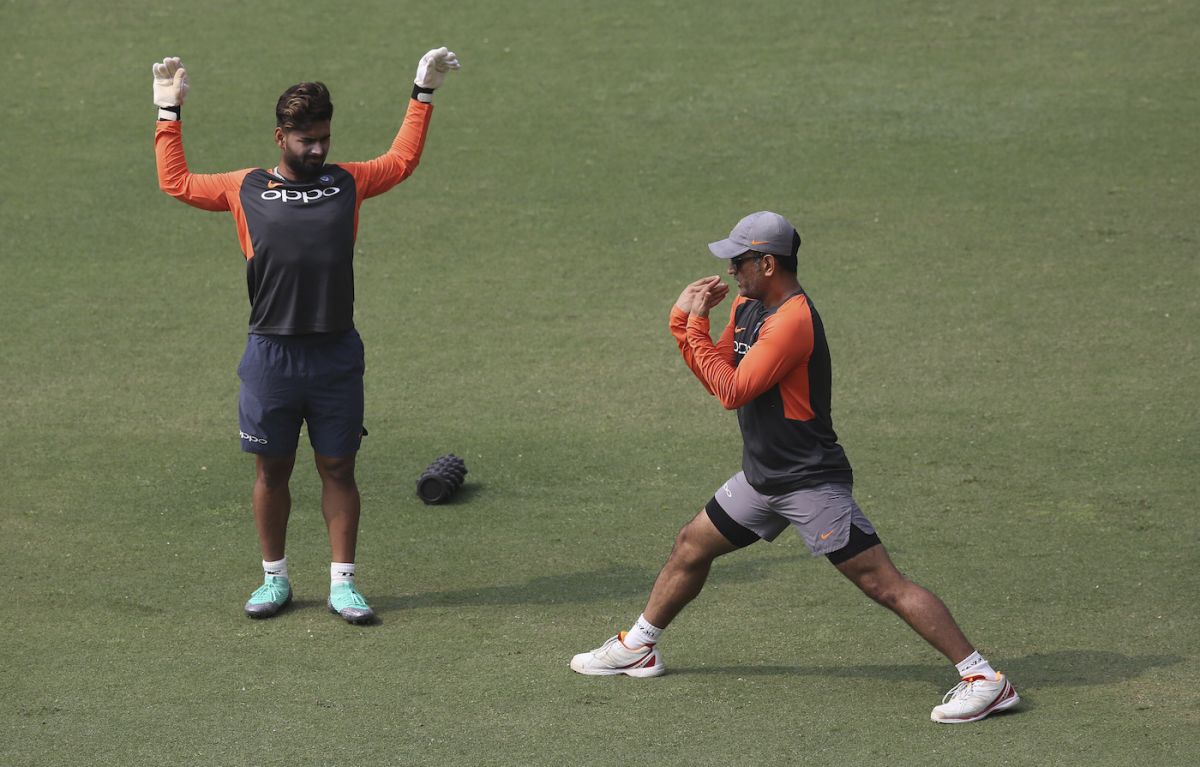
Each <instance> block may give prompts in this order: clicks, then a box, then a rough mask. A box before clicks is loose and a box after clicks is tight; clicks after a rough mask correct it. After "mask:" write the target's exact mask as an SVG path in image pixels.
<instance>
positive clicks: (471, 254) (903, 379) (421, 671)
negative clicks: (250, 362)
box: [0, 0, 1200, 767]
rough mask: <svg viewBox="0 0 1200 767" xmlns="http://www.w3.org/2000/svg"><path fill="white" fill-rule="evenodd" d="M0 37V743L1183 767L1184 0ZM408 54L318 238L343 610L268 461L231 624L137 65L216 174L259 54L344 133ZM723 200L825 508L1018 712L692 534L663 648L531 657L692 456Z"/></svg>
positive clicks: (796, 560) (824, 571) (497, 760)
mask: <svg viewBox="0 0 1200 767" xmlns="http://www.w3.org/2000/svg"><path fill="white" fill-rule="evenodd" d="M0 43H2V45H0V57H3V61H4V73H5V75H6V76H5V78H4V79H5V82H6V85H7V91H8V93H7V97H6V99H5V101H6V106H5V108H4V118H3V125H4V131H3V133H4V142H3V149H2V153H3V160H4V169H5V176H6V178H5V185H4V188H3V191H0V224H2V227H3V233H4V244H3V248H2V250H0V252H2V254H3V255H2V256H0V318H2V320H3V322H2V324H0V327H2V328H3V334H4V335H3V343H2V344H0V391H3V392H4V393H5V396H4V404H3V407H2V409H0V413H2V414H3V420H2V422H0V465H2V466H3V469H2V470H0V471H2V473H0V476H2V477H3V480H4V483H3V487H4V492H3V496H2V497H0V563H2V564H3V567H4V570H5V571H6V579H5V580H6V583H7V587H6V588H5V589H4V597H3V600H2V601H0V691H2V693H3V695H2V699H0V765H6V766H7V765H13V766H14V767H17V766H22V767H23V766H25V765H37V766H38V767H41V766H43V765H45V766H47V767H48V766H50V765H158V764H177V765H599V764H605V765H622V764H662V765H676V764H687V765H735V764H736V765H742V764H746V765H786V764H804V765H839V766H844V765H873V764H884V763H886V764H890V765H934V764H963V763H965V764H972V765H981V766H982V765H1134V764H1136V765H1140V766H1142V767H1157V766H1158V765H1188V764H1194V763H1195V762H1194V760H1195V759H1196V754H1197V753H1200V696H1198V695H1197V692H1196V691H1197V690H1198V689H1200V673H1198V672H1197V670H1196V669H1197V664H1198V662H1200V652H1198V648H1200V643H1198V641H1197V636H1198V635H1200V615H1198V611H1197V598H1196V594H1197V592H1198V591H1200V556H1198V554H1197V551H1198V548H1197V546H1198V544H1200V524H1198V522H1197V513H1196V501H1195V490H1196V485H1197V482H1196V477H1197V476H1198V467H1200V446H1198V443H1200V407H1198V405H1197V391H1200V348H1198V339H1200V223H1198V221H1200V218H1198V216H1197V210H1200V186H1198V185H1197V179H1198V178H1200V139H1198V134H1197V130H1196V126H1197V125H1198V124H1200V92H1198V91H1197V89H1196V58H1195V55H1196V50H1197V48H1198V47H1200V6H1197V5H1196V4H1195V3H1188V2H1179V1H1175V2H1172V1H1171V0H1158V1H1148V2H1108V1H1104V0H1098V1H1097V2H1085V1H1084V0H1076V1H1075V2H1066V1H1064V0H1055V1H1052V2H1036V3H1035V2H1015V3H975V2H965V3H946V2H933V1H932V0H906V1H905V2H897V3H872V2H866V1H865V0H846V1H845V2H842V3H837V4H834V3H820V2H812V1H811V0H802V1H799V2H783V1H782V0H778V1H771V2H767V1H766V0H762V1H760V0H749V1H748V2H742V3H736V4H734V3H717V2H697V3H691V4H680V3H665V2H659V1H658V0H642V2H632V1H629V0H613V2H608V3H599V4H593V3H586V4H585V3H570V2H562V3H552V2H534V1H533V0H525V1H524V2H514V3H504V4H490V3H483V2H464V3H456V4H446V5H445V6H444V7H443V6H437V5H430V4H419V5H418V4H408V3H388V2H355V3H346V4H333V3H313V2H307V1H306V0H305V1H302V0H293V2H288V3H284V2H261V3H246V2H238V3H235V2H227V1H224V0H222V1H220V2H206V3H195V4H193V5H191V6H188V5H185V4H170V5H168V4H160V3H148V2H133V1H130V2H114V3H81V2H68V0H47V1H46V2H36V1H35V0H24V1H20V0H5V1H4V2H2V3H0ZM442 43H445V44H447V45H450V46H451V47H452V48H453V49H455V50H456V51H457V52H458V53H459V56H460V58H461V59H462V61H463V69H462V71H461V72H460V73H458V74H457V75H454V76H453V77H452V78H451V79H450V82H449V83H448V84H447V85H446V87H445V88H444V91H442V92H439V94H438V98H437V108H436V113H435V115H434V118H433V124H432V127H431V131H430V138H429V142H428V145H427V150H426V153H425V156H424V160H423V163H422V166H421V168H420V169H419V170H418V171H417V173H416V175H414V176H413V178H411V179H410V180H408V181H407V182H406V183H404V184H403V185H401V186H400V187H398V188H397V189H395V190H394V191H392V192H390V193H389V194H387V195H385V196H383V197H381V198H379V199H377V200H373V201H371V202H369V203H367V204H366V205H365V206H364V208H363V215H362V220H361V225H360V226H361V228H360V232H359V240H358V253H357V259H356V270H357V279H358V301H357V320H358V325H359V328H360V330H361V332H362V335H363V337H364V339H365V341H366V344H367V355H368V367H369V372H368V374H367V397H368V401H367V408H368V412H367V425H368V427H369V429H370V432H371V436H370V437H369V438H368V440H367V443H366V445H365V447H364V450H363V452H362V453H361V456H360V464H359V466H360V471H359V482H360V485H361V487H362V490H363V496H364V506H365V511H364V521H363V529H362V534H361V539H360V547H359V562H360V570H359V573H360V574H359V583H360V586H361V587H362V589H363V591H364V593H366V594H367V596H368V597H369V598H370V599H371V601H372V604H373V606H374V607H375V608H376V609H377V610H378V611H379V612H380V614H381V618H382V620H381V622H380V623H379V625H376V626H371V627H364V628H359V627H351V626H348V625H345V624H344V623H342V622H341V621H339V620H337V619H336V618H334V617H333V616H331V615H329V614H328V613H327V612H326V611H325V609H324V598H325V594H326V589H327V585H328V584H327V573H328V568H327V563H328V559H329V554H328V551H327V543H326V539H325V533H324V528H323V525H322V523H321V517H320V510H319V507H318V494H319V484H318V481H317V479H316V476H315V472H313V471H312V469H311V465H310V461H309V459H308V457H307V455H306V454H305V453H302V456H301V460H299V461H298V468H297V473H296V477H295V479H294V481H293V496H294V499H295V510H294V513H293V518H292V524H291V528H290V542H289V543H290V545H289V551H288V557H289V560H290V564H291V571H292V576H293V579H294V584H295V588H296V591H297V596H298V600H299V601H298V604H297V606H296V607H295V608H293V609H291V610H289V611H288V612H286V613H285V614H283V615H281V616H280V617H278V618H277V619H274V620H271V621H266V622H251V621H248V620H247V619H245V618H244V617H243V616H242V614H241V605H242V602H243V601H244V600H245V598H246V596H247V595H248V593H249V591H250V590H251V589H252V588H253V587H254V586H255V585H256V582H257V580H258V579H259V577H260V575H261V573H260V569H259V565H258V549H257V545H256V542H255V537H254V533H253V526H252V521H251V517H250V512H249V490H250V484H251V480H252V464H251V462H250V460H249V459H248V458H246V457H245V456H244V455H242V454H241V453H240V452H239V451H238V444H237V437H236V435H237V429H236V392H237V378H236V375H235V366H236V363H237V360H238V357H239V355H240V353H241V349H242V344H243V342H244V333H245V326H246V318H247V315H248V307H247V305H246V304H247V302H246V294H245V283H244V273H243V266H242V264H243V260H242V257H241V255H240V253H239V251H238V249H237V244H236V240H235V237H234V229H233V224H232V221H231V220H230V218H229V216H228V215H225V214H209V213H204V212H201V211H198V210H193V209H189V208H187V207H185V206H183V205H180V204H179V203H177V202H175V201H173V200H171V199H170V198H168V197H166V196H165V195H163V194H162V193H161V192H159V191H158V189H157V184H156V181H155V172H154V158H153V153H152V144H151V136H152V132H153V120H154V109H153V107H152V106H151V103H150V77H149V69H150V64H151V63H152V62H153V61H155V60H161V58H162V57H163V56H165V55H169V54H175V55H180V56H182V57H183V59H184V61H185V62H186V64H187V66H188V69H189V72H190V74H191V82H192V91H191V94H190V95H189V98H188V102H187V107H186V110H185V145H186V147H187V151H188V156H189V159H190V161H191V164H192V168H193V170H196V171H200V172H213V171H221V170H231V169H236V168H243V167H248V166H260V165H261V166H268V167H269V166H271V165H273V164H274V162H275V161H276V160H277V158H278V153H277V150H275V148H274V146H273V144H272V143H271V130H272V128H273V116H272V108H273V105H274V101H275V99H276V97H277V96H278V94H279V93H280V92H281V91H282V90H283V89H284V88H285V87H287V86H288V85H290V84H292V83H294V82H296V81H299V80H303V79H321V80H324V81H325V82H326V83H327V84H328V85H329V86H330V88H331V90H332V92H333V96H334V102H335V104H336V105H337V113H336V117H335V119H334V123H333V125H334V143H333V153H332V159H333V161H338V160H350V159H367V158H369V157H373V156H374V155H376V154H378V153H379V152H381V151H383V150H384V149H385V148H386V146H387V145H388V142H389V141H390V140H391V138H392V136H393V135H394V132H395V129H396V127H397V125H398V124H399V120H400V117H401V115H402V113H403V110H404V106H405V103H406V99H407V95H408V92H409V88H410V85H409V83H410V82H411V78H412V73H413V70H414V69H415V66H416V62H417V59H418V58H419V57H420V55H421V54H422V53H423V52H424V51H425V50H427V49H428V48H430V47H433V46H435V45H440V44H442ZM762 208H769V209H774V210H778V211H779V212H781V213H783V214H785V215H787V216H788V217H789V218H791V219H792V220H793V221H795V222H796V223H797V224H798V226H799V228H800V230H801V233H802V235H803V236H804V241H805V244H804V247H803V248H802V250H801V273H800V277H801V281H802V282H803V284H804V285H805V287H806V288H807V289H808V291H809V292H810V293H811V294H812V295H813V297H814V299H815V302H816V304H817V306H818V307H819V308H820V310H821V313H822V316H823V318H824V320H825V323H826V326H827V328H828V332H829V340H830V344H831V346H832V350H833V357H834V374H835V397H834V409H835V420H836V423H837V427H838V431H839V434H840V436H841V438H842V442H843V444H844V445H845V446H846V448H847V451H848V453H849V455H850V457H851V460H852V461H853V462H854V465H855V469H856V475H857V478H858V481H857V484H856V494H857V496H858V498H859V501H860V503H861V504H862V505H863V507H864V509H865V510H866V512H867V513H868V515H870V516H871V518H872V520H873V521H874V522H875V523H876V525H877V526H878V527H879V528H880V532H881V535H882V536H883V538H884V540H885V542H886V543H887V544H888V545H889V549H890V550H891V551H892V554H893V556H894V558H895V559H896V561H897V563H898V564H899V565H900V567H901V568H902V569H903V570H905V571H906V572H907V573H908V574H909V575H911V576H912V577H913V578H914V579H915V580H917V581H919V582H921V583H923V584H925V585H927V586H929V587H930V588H932V589H933V590H934V591H936V592H938V593H939V594H940V595H941V596H942V597H943V598H944V599H945V600H946V602H947V603H948V604H949V605H950V606H951V608H952V610H954V612H955V615H956V617H957V618H958V619H959V621H960V623H961V624H962V625H963V627H964V628H965V630H966V631H967V633H968V635H969V636H971V637H972V639H973V640H974V641H975V642H977V643H978V645H979V646H980V648H981V649H982V650H983V651H984V652H985V653H986V654H987V655H988V656H989V657H990V658H991V659H992V660H993V661H994V662H995V663H996V665H997V666H998V667H999V668H1000V669H1001V670H1004V671H1006V672H1008V674H1009V675H1010V677H1011V678H1012V679H1013V681H1014V682H1015V684H1016V685H1017V687H1018V689H1019V691H1020V692H1021V695H1022V697H1023V704H1022V706H1021V707H1020V709H1018V711H1017V712H1016V713H1014V714H1009V715H1004V716H997V717H993V718H991V719H988V720H985V721H983V722H980V723H978V724H975V725H970V726H965V727H939V726H936V725H933V724H932V723H930V722H929V721H928V715H929V709H930V707H931V706H932V705H934V704H935V703H937V702H939V699H940V696H941V694H942V693H943V692H944V691H945V690H946V689H947V688H948V687H950V686H951V685H952V683H953V681H954V677H953V669H952V668H950V667H949V666H948V665H947V664H946V663H945V662H944V661H943V660H942V659H941V658H940V657H939V656H937V655H936V653H934V652H933V651H932V650H931V649H929V648H927V647H926V646H924V645H923V644H922V643H921V642H920V641H919V640H918V639H917V637H916V636H915V635H914V634H912V633H911V632H910V631H909V630H908V629H907V628H906V627H905V626H903V624H901V622H900V621H899V620H897V619H896V618H895V617H894V616H892V615H891V614H889V613H887V612H886V611H884V610H882V609H880V608H878V607H876V606H874V605H872V604H870V603H868V602H867V601H866V600H865V599H864V598H862V596H861V595H859V594H858V593H857V592H856V591H855V589H854V588H853V586H851V585H850V584H849V583H847V582H845V581H844V580H842V579H841V578H840V577H838V576H837V574H836V573H835V572H833V571H832V569H831V568H830V567H829V566H828V565H827V564H826V563H825V562H824V561H823V560H820V559H813V558H811V557H809V556H808V555H807V552H806V551H805V550H804V547H803V545H802V543H801V542H800V541H799V539H798V538H796V537H795V536H792V535H791V534H786V535H785V536H783V537H781V538H780V540H779V541H778V542H777V543H775V544H773V545H766V544H760V545H758V546H755V547H752V548H750V549H749V550H747V551H745V552H741V553H739V554H737V555H734V556H731V557H727V558H725V559H723V560H720V561H718V563H717V564H716V566H715V567H714V570H713V575H712V578H711V580H710V585H709V587H708V589H707V590H706V591H705V593H704V594H703V595H702V596H701V598H700V599H699V600H697V601H696V602H695V603H694V604H693V605H692V606H691V607H690V608H689V609H688V611H686V612H685V613H684V614H683V615H682V616H681V618H680V619H679V620H678V621H677V622H676V623H675V624H674V625H673V626H672V627H671V629H670V631H669V632H668V633H667V635H666V636H665V637H664V641H663V645H662V647H663V651H664V656H665V659H666V662H667V664H668V666H669V668H670V669H671V673H670V674H668V675H667V676H665V677H663V678H661V679H658V680H647V681H641V680H631V679H625V678H620V679H592V678H583V677H579V676H576V675H574V674H572V673H571V672H570V671H569V670H568V668H567V661H568V659H569V658H570V656H571V655H572V654H573V653H576V652H579V651H582V650H586V649H590V648H592V647H594V646H596V645H597V644H599V642H601V641H602V640H603V639H605V638H606V637H607V636H609V635H610V634H611V633H613V632H614V631H616V630H617V629H621V628H626V627H627V626H628V624H629V623H630V622H631V621H632V620H633V619H634V618H636V616H637V614H638V612H639V611H640V609H641V607H642V605H643V601H644V598H645V594H646V593H647V590H648V588H649V586H650V583H651V581H652V580H653V577H654V574H655V572H656V571H657V568H658V566H659V565H660V564H661V562H662V560H663V558H664V557H665V555H666V553H667V550H668V549H669V546H670V542H671V539H672V537H673V535H674V533H675V531H676V530H677V529H678V528H679V526H680V525H682V524H683V523H684V522H685V521H686V520H687V519H688V518H689V517H690V516H691V515H692V514H694V513H695V511H696V509H698V508H699V507H700V506H701V505H702V504H703V503H704V502H705V501H706V500H707V498H708V497H709V495H710V493H711V492H712V490H713V489H714V488H715V487H716V486H718V484H719V483H721V482H723V481H724V480H725V479H726V478H727V477H728V475H729V474H731V473H732V472H733V471H734V470H736V468H737V465H738V460H739V456H740V442H739V438H738V434H737V427H736V420H735V419H734V417H733V416H732V415H731V414H727V413H725V412H724V411H722V410H721V408H720V406H719V405H718V404H717V403H716V402H715V401H713V400H712V399H711V398H710V397H708V396H707V394H706V393H705V392H704V391H703V389H702V388H701V387H700V385H699V384H698V383H697V382H696V381H695V380H694V379H692V377H691V375H690V374H689V373H688V371H687V370H686V368H685V367H684V365H683V363H682V362H681V361H680V360H679V359H678V355H677V352H676V350H675V347H674V343H673V341H672V339H671V338H670V336H669V334H668V333H667V330H666V318H667V312H668V309H669V306H670V304H671V302H672V301H673V300H674V298H675V296H676V295H677V294H678V291H679V289H680V288H681V287H682V286H683V285H684V284H685V283H686V282H688V281H690V280H692V279H695V278H697V277H699V276H703V275H704V274H706V273H712V272H713V271H715V269H716V265H715V264H714V261H713V260H712V259H711V257H710V256H709V255H708V254H707V250H706V248H705V244H706V243H707V242H709V241H710V240H713V239H717V238H719V237H721V236H724V234H725V233H726V232H727V231H728V229H729V227H730V226H731V225H732V224H733V223H734V222H735V221H736V220H737V219H738V218H739V217H741V216H742V215H743V214H745V213H747V212H750V211H752V210H758V209H762ZM449 452H455V453H457V454H459V455H461V456H464V457H465V459H466V461H467V466H468V468H469V470H470V474H469V476H468V485H467V487H466V488H464V490H463V492H462V493H461V494H460V495H459V496H458V497H457V498H456V503H454V504H452V505H449V506H446V507H425V506H423V505H422V504H421V503H420V501H419V500H418V499H417V498H416V497H415V495H414V492H413V489H414V484H415V481H416V478H417V476H418V475H419V473H420V472H421V470H422V469H423V468H424V467H425V466H426V465H427V464H428V463H429V462H430V461H432V460H433V459H434V458H436V457H437V456H439V455H442V454H444V453H449ZM1188 754H1191V755H1192V756H1190V757H1189V756H1188Z"/></svg>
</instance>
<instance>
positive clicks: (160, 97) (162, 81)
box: [150, 56, 188, 107]
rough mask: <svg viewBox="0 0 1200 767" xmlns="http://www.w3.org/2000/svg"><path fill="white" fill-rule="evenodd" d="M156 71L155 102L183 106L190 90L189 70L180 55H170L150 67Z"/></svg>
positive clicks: (167, 105) (160, 104) (152, 70)
mask: <svg viewBox="0 0 1200 767" xmlns="http://www.w3.org/2000/svg"><path fill="white" fill-rule="evenodd" d="M150 71H151V72H153V73H154V103H155V104H157V105H158V106H160V107H178V106H183V99H184V98H185V97H186V96H187V92H188V77H187V70H186V69H184V68H183V62H181V61H180V60H179V57H178V56H168V57H167V58H165V59H163V60H162V63H161V64H155V65H153V66H151V67H150Z"/></svg>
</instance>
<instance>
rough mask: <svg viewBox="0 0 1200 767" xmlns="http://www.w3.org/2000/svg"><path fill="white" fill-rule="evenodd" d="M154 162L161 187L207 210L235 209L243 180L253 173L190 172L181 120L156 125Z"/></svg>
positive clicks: (189, 203)
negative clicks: (184, 150) (184, 151)
mask: <svg viewBox="0 0 1200 767" xmlns="http://www.w3.org/2000/svg"><path fill="white" fill-rule="evenodd" d="M154 159H155V161H156V162H157V164H158V186H159V188H161V189H162V190H163V191H164V192H166V193H167V194H169V195H171V196H172V197H174V198H175V199H177V200H182V201H183V202H186V203H187V204H188V205H193V206H195V207H197V208H203V209H204V210H232V209H233V206H234V205H235V204H236V197H237V194H238V190H239V189H240V188H241V186H242V179H244V178H245V177H246V174H247V173H249V172H250V170H251V169H250V168H247V169H246V170H238V171H234V172H232V173H211V174H201V173H192V172H191V171H189V170H188V164H187V159H186V158H185V157H184V154H183V126H182V125H181V123H180V121H179V120H159V121H158V123H156V124H155V128H154ZM231 197H232V198H234V199H232V200H231Z"/></svg>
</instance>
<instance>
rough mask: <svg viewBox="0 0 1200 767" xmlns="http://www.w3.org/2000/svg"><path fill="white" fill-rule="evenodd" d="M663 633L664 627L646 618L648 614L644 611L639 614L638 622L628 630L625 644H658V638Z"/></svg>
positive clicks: (639, 645)
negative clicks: (661, 627)
mask: <svg viewBox="0 0 1200 767" xmlns="http://www.w3.org/2000/svg"><path fill="white" fill-rule="evenodd" d="M662 633H663V629H660V628H659V627H658V626H655V625H654V624H653V623H651V622H650V621H648V620H646V616H645V614H644V613H643V614H642V615H639V616H638V619H637V622H636V623H634V624H633V628H631V629H629V631H628V632H626V634H625V640H624V641H625V646H626V647H641V646H642V645H647V644H658V638H659V637H660V636H662Z"/></svg>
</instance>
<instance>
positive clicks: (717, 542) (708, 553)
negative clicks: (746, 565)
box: [671, 509, 738, 563]
mask: <svg viewBox="0 0 1200 767" xmlns="http://www.w3.org/2000/svg"><path fill="white" fill-rule="evenodd" d="M737 548H738V547H737V546H735V545H734V544H732V543H730V542H729V539H727V538H726V537H725V536H724V535H723V534H722V533H721V531H720V530H718V529H717V528H716V526H715V525H713V523H712V520H710V519H709V518H708V514H707V513H705V511H704V510H703V509H701V510H700V513H699V514H697V515H696V516H695V517H693V518H692V520H691V521H690V522H688V523H687V524H686V525H684V526H683V529H681V530H680V531H679V535H677V536H675V546H674V547H673V548H672V549H671V557H672V558H675V559H678V560H682V561H684V562H697V563H699V562H711V561H712V560H714V559H716V558H717V557H719V556H721V555H722V554H728V553H729V552H731V551H736V550H737Z"/></svg>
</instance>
